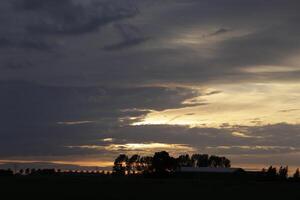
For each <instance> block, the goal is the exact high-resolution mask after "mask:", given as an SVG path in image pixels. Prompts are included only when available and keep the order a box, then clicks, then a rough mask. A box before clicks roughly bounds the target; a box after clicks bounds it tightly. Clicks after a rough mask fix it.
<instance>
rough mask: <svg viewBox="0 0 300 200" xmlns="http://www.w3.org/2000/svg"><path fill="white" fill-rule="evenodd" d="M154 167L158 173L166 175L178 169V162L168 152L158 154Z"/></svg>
mask: <svg viewBox="0 0 300 200" xmlns="http://www.w3.org/2000/svg"><path fill="white" fill-rule="evenodd" d="M152 167H153V170H154V171H155V172H156V173H159V174H164V173H167V172H171V171H173V170H175V169H176V167H177V166H176V160H175V158H173V157H170V155H169V153H168V152H166V151H161V152H156V153H155V154H154V156H153V160H152Z"/></svg>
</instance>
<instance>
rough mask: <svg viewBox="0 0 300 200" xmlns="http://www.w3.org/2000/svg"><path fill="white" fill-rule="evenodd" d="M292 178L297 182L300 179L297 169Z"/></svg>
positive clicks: (299, 172)
mask: <svg viewBox="0 0 300 200" xmlns="http://www.w3.org/2000/svg"><path fill="white" fill-rule="evenodd" d="M293 178H294V179H297V180H299V179H300V171H299V168H297V169H296V171H295V173H294V175H293Z"/></svg>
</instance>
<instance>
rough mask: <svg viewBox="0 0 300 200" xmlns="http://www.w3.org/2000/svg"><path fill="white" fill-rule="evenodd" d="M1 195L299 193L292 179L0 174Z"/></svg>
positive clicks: (249, 195)
mask: <svg viewBox="0 0 300 200" xmlns="http://www.w3.org/2000/svg"><path fill="white" fill-rule="evenodd" d="M0 191H1V196H4V195H5V196H8V197H16V196H17V197H21V198H25V197H39V198H41V199H43V198H45V197H47V198H52V199H55V198H57V197H69V198H70V197H72V198H73V197H77V198H78V197H80V198H84V199H86V198H93V199H105V200H107V199H122V200H124V199H131V200H135V199H143V200H144V199H146V200H148V199H149V200H150V199H151V200H154V199H189V198H190V199H203V198H204V197H205V198H207V197H211V198H212V197H215V198H226V199H227V198H267V199H269V198H278V197H281V198H283V199H287V198H292V199H296V198H297V197H298V198H299V197H300V183H299V182H298V183H296V182H289V181H281V182H279V181H274V182H270V181H269V182H267V181H245V180H217V179H215V180H199V179H184V178H180V179H178V178H177V179H172V178H171V179H151V178H128V177H119V178H118V177H84V176H82V177H79V176H78V177H60V176H52V177H11V178H1V177H0Z"/></svg>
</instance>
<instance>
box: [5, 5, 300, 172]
mask: <svg viewBox="0 0 300 200" xmlns="http://www.w3.org/2000/svg"><path fill="white" fill-rule="evenodd" d="M299 9H300V2H299V1H298V0H285V1H283V0H268V1H267V0H51V1H49V0H1V2H0V22H1V27H0V138H1V139H0V164H1V163H2V164H7V163H14V162H18V163H21V164H22V163H23V164H24V163H31V162H37V163H43V162H45V163H52V164H66V165H80V166H99V167H109V166H110V165H111V164H112V161H113V160H114V158H115V157H116V156H117V155H118V154H120V153H126V154H129V155H132V154H135V153H138V154H141V155H149V154H152V153H154V152H156V151H162V150H167V151H168V152H170V153H171V155H174V156H177V155H179V154H185V153H190V154H192V153H208V154H217V155H224V156H226V157H228V158H230V159H231V161H232V163H233V165H235V166H243V167H248V168H259V167H262V166H268V165H289V166H300V159H299V157H300V79H299V78H300V66H299V63H300V58H299V55H300V37H299V35H300V27H299V24H298V22H299V20H300V13H299Z"/></svg>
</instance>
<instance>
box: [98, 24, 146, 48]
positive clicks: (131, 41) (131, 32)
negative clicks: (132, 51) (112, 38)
mask: <svg viewBox="0 0 300 200" xmlns="http://www.w3.org/2000/svg"><path fill="white" fill-rule="evenodd" d="M115 27H116V29H117V30H118V31H119V33H120V35H121V37H122V41H121V42H119V43H117V44H112V45H108V46H105V47H104V50H108V51H115V50H122V49H127V48H129V47H132V46H136V45H139V44H141V43H143V42H146V41H147V40H148V39H149V38H147V37H145V36H143V34H142V33H141V31H140V30H139V29H138V28H137V27H135V26H132V25H128V24H127V25H125V24H117V25H116V26H115Z"/></svg>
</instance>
